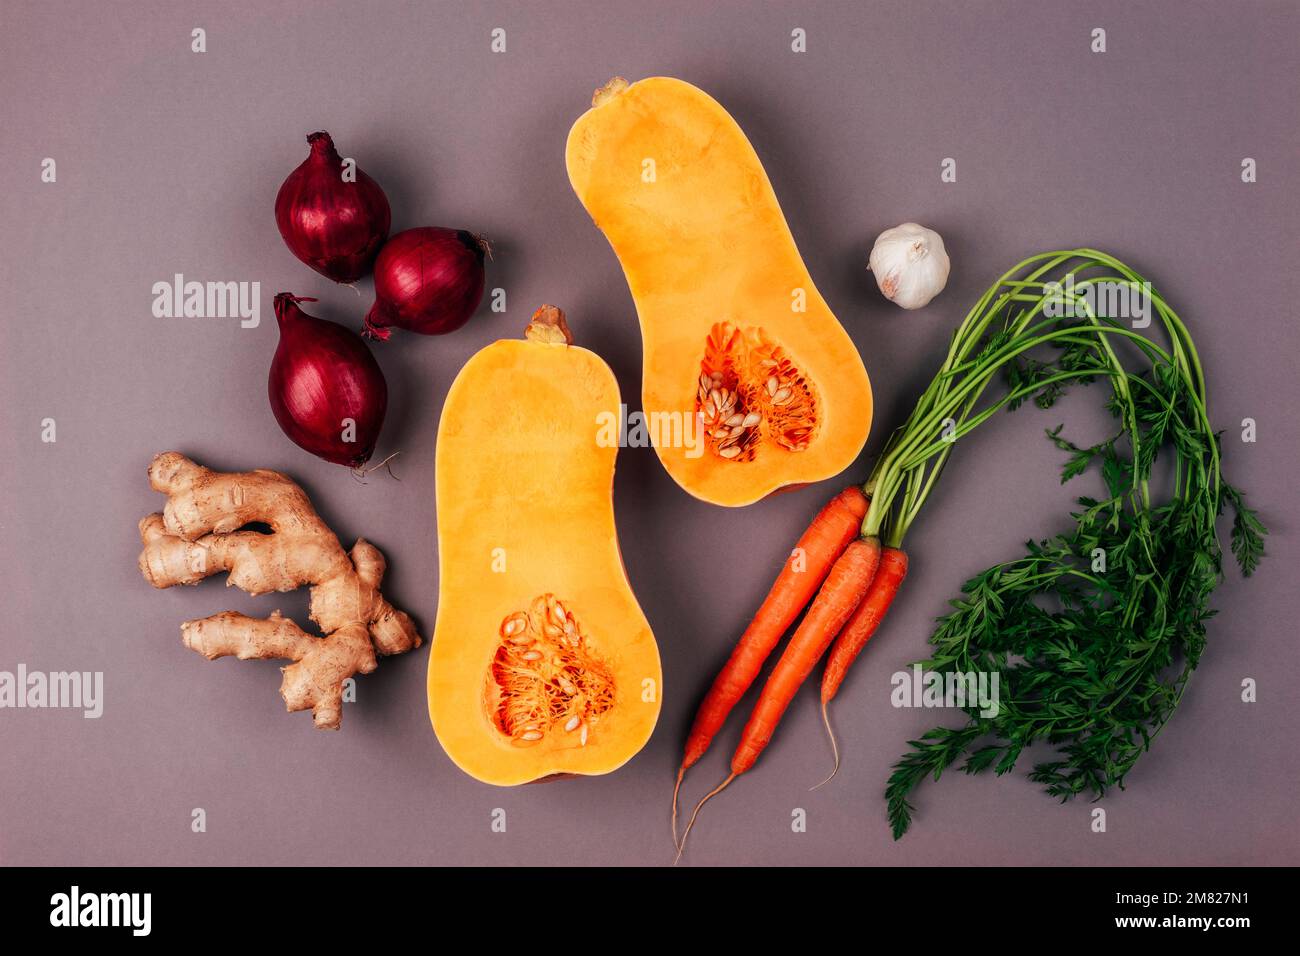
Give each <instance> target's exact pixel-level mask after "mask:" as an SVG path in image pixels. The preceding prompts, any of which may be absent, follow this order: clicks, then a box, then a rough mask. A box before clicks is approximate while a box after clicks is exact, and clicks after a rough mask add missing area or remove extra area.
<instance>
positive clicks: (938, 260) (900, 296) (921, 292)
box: [867, 222, 949, 309]
mask: <svg viewBox="0 0 1300 956" xmlns="http://www.w3.org/2000/svg"><path fill="white" fill-rule="evenodd" d="M948 266H949V263H948V253H947V252H945V251H944V248H943V238H942V237H941V236H940V235H939V234H938V233H937V232H935V231H934V230H933V229H926V228H925V227H924V226H918V225H917V224H916V223H914V222H905V223H903V224H902V225H901V226H895V227H894V228H893V229H886V230H885V231H884V232H882V233H881V234H880V235H879V236H877V237H876V244H875V245H874V246H872V248H871V258H870V259H869V260H867V268H868V269H870V270H871V271H872V272H873V273H875V276H876V285H878V286H880V291H881V293H882V294H883V295H884V297H885V298H886V299H888V300H889V301H890V302H893V303H894V304H895V305H899V306H902V307H903V308H904V309H919V308H921V306H923V305H925V304H926V303H928V302H929V301H930V300H931V299H933V298H934V297H935V296H936V295H938V294H939V293H940V292H942V291H943V287H944V285H946V284H947V282H948Z"/></svg>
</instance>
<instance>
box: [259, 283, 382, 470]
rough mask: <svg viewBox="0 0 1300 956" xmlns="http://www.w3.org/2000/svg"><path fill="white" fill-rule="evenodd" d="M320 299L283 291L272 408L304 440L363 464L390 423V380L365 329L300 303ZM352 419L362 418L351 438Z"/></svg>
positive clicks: (270, 386)
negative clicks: (368, 343) (323, 315)
mask: <svg viewBox="0 0 1300 956" xmlns="http://www.w3.org/2000/svg"><path fill="white" fill-rule="evenodd" d="M314 301H316V300H315V299H307V298H300V297H298V296H294V295H290V294H289V293H287V292H281V293H280V294H279V295H277V296H276V297H275V317H276V320H277V321H278V322H279V324H280V344H279V345H278V346H277V347H276V350H275V357H274V358H273V359H272V360H271V374H270V376H269V378H268V380H267V395H268V397H269V398H270V400H271V411H272V412H273V413H274V414H275V420H276V421H277V422H278V423H279V425H280V429H281V430H282V431H283V432H284V433H285V434H286V435H287V436H289V439H290V440H291V441H292V442H293V443H294V444H296V445H297V446H298V447H299V448H302V449H303V450H305V451H309V452H311V453H312V454H313V455H315V456H316V457H318V458H323V459H325V460H326V461H329V462H333V463H334V464H336V465H346V466H348V467H349V468H353V469H358V468H360V467H361V466H362V465H364V464H365V463H366V462H367V461H369V460H370V456H371V455H373V454H374V452H375V445H376V444H377V443H378V441H379V433H380V431H381V430H382V429H383V427H384V413H385V412H386V411H387V410H388V384H387V382H385V381H384V373H383V371H381V370H380V368H379V363H378V362H376V361H375V357H374V355H372V354H371V353H370V349H369V348H367V347H366V343H365V342H364V341H362V339H361V336H359V335H357V334H356V333H355V332H353V331H352V330H351V329H347V328H344V327H343V326H341V325H337V324H336V323H334V322H326V321H325V320H324V319H318V318H316V317H315V316H313V315H308V314H307V313H306V312H304V311H303V310H302V309H300V308H299V307H298V303H299V302H314ZM346 419H351V420H352V421H353V422H355V423H356V424H355V426H353V431H354V434H353V435H352V436H351V437H353V438H354V439H355V440H354V441H351V442H349V441H345V440H344V435H345V429H346V428H347V425H346V421H345V420H346Z"/></svg>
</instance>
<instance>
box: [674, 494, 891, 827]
mask: <svg viewBox="0 0 1300 956" xmlns="http://www.w3.org/2000/svg"><path fill="white" fill-rule="evenodd" d="M867 504H868V502H867V496H866V495H864V494H863V493H862V489H861V488H859V487H857V486H856V485H853V486H851V487H848V488H845V489H844V490H843V491H841V492H840V493H839V494H838V495H836V496H835V497H834V498H832V499H831V500H830V501H829V502H828V503H827V504H826V506H825V507H824V508H822V510H821V511H819V512H818V513H817V517H815V518H813V520H812V524H810V525H809V526H808V529H807V530H806V531H805V532H804V533H803V535H801V536H800V538H799V541H798V543H797V544H796V545H795V550H794V551H793V552H791V558H788V559H787V560H786V562H785V564H784V565H783V566H782V568H781V573H780V574H779V575H777V578H776V582H775V583H774V584H773V585H772V589H771V590H770V591H769V592H768V594H767V597H766V599H764V601H763V605H762V607H760V608H759V609H758V613H757V614H755V615H754V619H753V620H752V621H751V622H750V624H749V627H747V628H745V633H744V634H742V635H741V636H740V640H739V641H738V642H737V644H736V647H735V650H733V651H732V652H731V657H730V658H729V659H728V660H727V663H726V665H725V666H723V668H722V671H721V672H720V673H719V674H718V676H717V677H716V678H714V681H713V686H712V687H710V688H709V692H708V693H707V694H706V695H705V697H704V701H703V702H702V703H701V704H700V709H699V710H698V711H697V712H696V714H695V722H694V723H693V724H692V725H691V732H690V734H689V735H688V736H687V738H686V751H685V754H684V755H683V756H682V763H681V767H680V768H679V769H678V771H677V786H676V787H674V788H673V841H674V843H675V842H676V840H677V793H678V791H679V790H680V789H681V785H682V777H683V776H685V774H686V771H687V769H688V768H690V766H691V765H692V764H694V763H695V762H696V761H697V760H699V759H700V758H701V757H702V756H704V753H705V751H706V750H708V749H709V743H710V742H711V741H712V740H713V737H714V735H715V734H716V733H717V732H718V731H719V730H721V729H722V725H723V724H724V723H725V722H726V719H727V715H728V714H729V713H731V708H733V707H735V706H736V704H737V703H738V702H739V701H740V699H741V698H742V697H744V696H745V692H746V691H747V690H749V685H750V684H752V683H753V682H754V679H755V678H756V677H758V673H759V671H760V670H762V667H763V662H764V661H765V660H767V656H768V655H769V654H770V653H772V648H774V647H776V644H777V642H778V641H780V640H781V636H782V635H783V634H785V632H786V631H787V630H788V629H789V627H790V625H791V624H792V623H794V619H795V618H796V617H798V616H799V612H800V611H802V610H803V609H804V606H805V605H806V604H807V603H808V601H809V600H810V599H811V598H812V596H813V594H814V593H816V591H817V588H818V587H819V586H820V585H821V583H822V581H823V580H825V579H826V576H827V574H828V573H829V572H830V569H831V565H832V564H834V563H835V560H836V558H838V557H839V556H840V554H841V553H842V552H843V551H844V549H845V547H846V546H847V545H848V543H849V542H850V541H852V540H853V539H854V538H855V537H857V535H858V533H859V530H860V528H861V525H862V519H863V518H864V517H865V516H866V513H867ZM798 554H801V555H802V558H803V560H802V566H800V562H798V561H796V560H794V556H795V555H798Z"/></svg>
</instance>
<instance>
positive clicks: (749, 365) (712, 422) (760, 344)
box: [695, 322, 818, 462]
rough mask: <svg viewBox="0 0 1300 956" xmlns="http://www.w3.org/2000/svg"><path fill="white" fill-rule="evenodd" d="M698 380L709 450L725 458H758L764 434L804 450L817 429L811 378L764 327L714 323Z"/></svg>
mask: <svg viewBox="0 0 1300 956" xmlns="http://www.w3.org/2000/svg"><path fill="white" fill-rule="evenodd" d="M696 385H697V387H696V396H695V410H696V412H697V413H698V414H699V416H700V422H701V424H702V426H703V428H704V434H705V438H706V441H707V444H708V447H709V450H710V451H712V452H713V454H714V455H716V456H717V457H718V458H721V459H722V460H723V461H737V462H744V461H753V460H754V458H755V457H756V456H757V455H758V452H759V449H760V448H761V447H762V445H763V444H764V440H766V441H767V442H770V443H774V444H776V445H777V446H778V447H780V448H784V449H785V450H786V451H803V450H804V449H805V448H807V447H808V445H809V444H810V443H811V441H812V439H813V436H814V435H815V433H816V431H817V424H818V415H817V395H816V390H815V389H814V387H813V384H812V382H811V381H810V380H809V379H808V378H807V377H806V376H805V375H804V374H803V371H802V370H801V369H800V368H799V367H798V366H797V365H795V364H794V362H793V361H791V359H790V357H789V356H788V355H786V353H785V350H784V349H782V348H781V346H780V345H778V344H777V343H775V342H773V341H772V340H771V339H770V338H768V336H767V335H766V333H764V331H763V330H762V329H761V328H758V327H753V326H751V327H746V328H740V327H737V326H735V325H732V324H731V323H730V322H718V323H715V324H714V326H713V328H711V329H710V330H709V337H708V339H707V341H706V342H705V346H704V358H703V360H701V362H700V373H699V381H698V382H697V383H696Z"/></svg>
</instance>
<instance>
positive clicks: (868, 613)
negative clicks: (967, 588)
mask: <svg viewBox="0 0 1300 956" xmlns="http://www.w3.org/2000/svg"><path fill="white" fill-rule="evenodd" d="M905 577H907V554H906V553H905V552H903V551H900V550H899V549H898V548H885V549H884V550H883V551H882V552H881V555H880V568H879V570H877V571H876V577H875V580H874V581H872V582H871V587H870V589H868V591H867V596H866V597H865V598H863V599H862V603H861V604H859V605H858V608H857V610H856V611H854V612H853V616H852V617H850V618H849V622H848V623H847V624H845V625H844V630H843V631H841V632H840V636H839V637H838V638H836V639H835V644H834V645H833V646H832V647H831V653H830V656H829V657H828V658H827V659H826V670H825V672H823V674H822V720H823V721H824V722H825V724H826V733H827V735H828V736H829V737H830V739H831V750H832V751H833V752H834V754H835V767H834V769H832V770H831V775H830V777H827V778H826V779H825V780H823V781H822V782H821V783H819V784H817V787H820V786H822V785H823V784H825V783H828V782H829V781H830V779H831V777H834V776H835V774H836V773H838V772H839V769H840V748H839V744H838V743H836V741H835V732H834V731H833V730H831V719H830V714H829V712H828V711H827V709H826V705H827V704H829V703H830V702H831V699H832V698H833V697H834V696H835V695H836V694H837V693H838V692H839V689H840V685H841V684H842V683H844V677H845V675H846V674H848V672H849V668H850V667H851V666H852V665H853V662H854V661H855V660H857V657H858V655H859V654H861V653H862V649H863V648H864V647H866V646H867V641H869V640H871V635H873V634H875V633H876V628H877V627H879V626H880V622H881V621H882V620H884V617H885V613H886V612H887V611H888V610H889V606H890V605H891V604H893V603H894V596H895V595H897V594H898V588H899V585H901V584H902V583H903V578H905ZM817 787H813V789H814V790H816V789H817Z"/></svg>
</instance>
